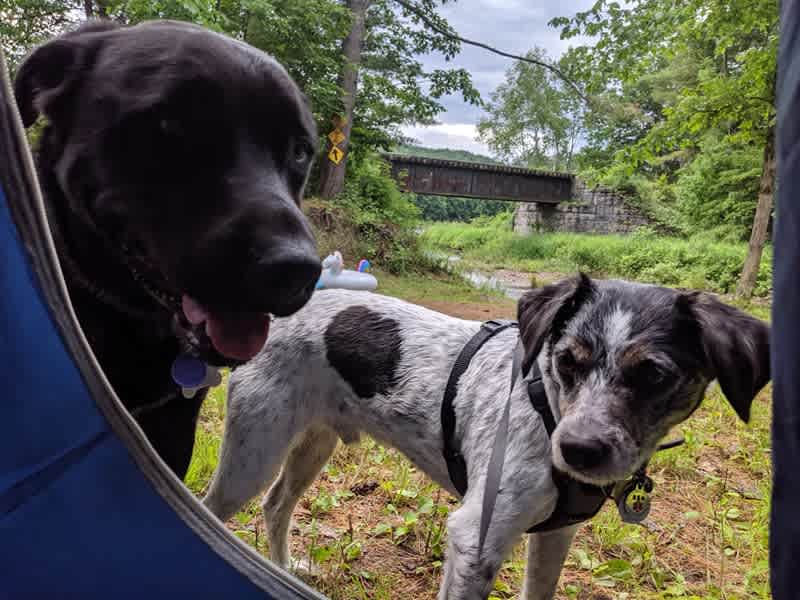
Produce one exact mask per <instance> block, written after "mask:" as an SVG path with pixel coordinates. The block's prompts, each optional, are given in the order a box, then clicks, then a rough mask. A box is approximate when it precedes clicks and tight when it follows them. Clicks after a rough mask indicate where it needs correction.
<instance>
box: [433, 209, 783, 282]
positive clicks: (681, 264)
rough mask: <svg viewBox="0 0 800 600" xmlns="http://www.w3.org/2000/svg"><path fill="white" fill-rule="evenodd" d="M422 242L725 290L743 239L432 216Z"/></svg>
mask: <svg viewBox="0 0 800 600" xmlns="http://www.w3.org/2000/svg"><path fill="white" fill-rule="evenodd" d="M423 244H424V245H426V246H427V247H429V248H430V249H432V250H436V251H439V252H454V251H455V252H459V253H461V254H463V255H464V257H465V258H467V259H468V260H471V261H473V262H479V263H488V264H491V265H492V266H504V267H509V268H518V269H522V270H531V271H536V270H557V271H560V272H564V273H568V272H574V271H576V270H583V271H586V272H588V273H592V274H595V275H598V276H606V277H623V278H626V279H636V280H640V281H645V282H649V283H658V284H662V285H669V286H676V287H685V288H692V289H706V290H710V291H713V292H719V293H729V292H732V291H733V290H734V288H735V286H736V282H737V280H738V277H739V273H740V272H741V269H742V265H743V263H744V257H745V254H746V252H747V246H746V244H743V243H730V242H720V241H716V240H714V239H713V238H712V237H710V236H697V237H692V238H688V239H683V238H674V237H665V236H659V235H656V234H655V233H653V231H652V230H648V229H642V230H641V231H639V232H637V233H635V234H633V235H629V236H620V235H588V234H573V233H545V234H533V235H528V236H519V235H515V234H514V233H512V232H511V231H510V223H507V222H506V221H504V220H503V218H500V217H495V218H494V219H482V220H475V221H473V222H472V223H471V224H464V223H434V224H430V225H429V226H428V227H427V228H426V230H425V232H424V234H423ZM771 277H772V252H771V248H769V247H767V248H766V249H765V252H764V257H763V259H762V262H761V268H760V271H759V275H758V279H757V282H756V291H755V293H756V295H759V296H764V295H767V294H768V293H769V290H770V281H771Z"/></svg>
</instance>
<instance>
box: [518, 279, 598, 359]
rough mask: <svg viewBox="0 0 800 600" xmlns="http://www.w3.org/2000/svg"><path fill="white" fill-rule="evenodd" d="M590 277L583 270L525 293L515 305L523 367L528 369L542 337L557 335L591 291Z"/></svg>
mask: <svg viewBox="0 0 800 600" xmlns="http://www.w3.org/2000/svg"><path fill="white" fill-rule="evenodd" d="M594 290H595V287H594V283H592V280H591V279H589V277H588V276H586V275H584V274H583V273H579V274H578V275H577V276H576V277H572V278H570V279H564V280H563V281H559V282H558V283H554V284H551V285H546V286H544V287H541V288H539V289H535V290H531V291H529V292H526V293H525V295H524V296H522V298H520V300H519V303H518V304H517V321H518V322H519V331H520V336H521V338H522V345H523V346H524V347H525V360H524V363H523V369H524V370H526V371H527V370H528V369H529V368H530V366H531V365H532V364H533V361H534V360H536V357H537V356H538V355H539V352H541V350H542V346H543V345H544V343H545V340H546V339H547V338H548V337H549V336H555V337H558V336H560V335H561V333H562V332H563V330H564V326H565V325H566V324H567V322H568V321H569V319H571V318H572V317H573V316H574V315H575V313H577V312H578V309H580V307H581V306H582V305H583V303H584V302H586V300H588V299H589V298H590V297H591V295H592V294H593V293H594Z"/></svg>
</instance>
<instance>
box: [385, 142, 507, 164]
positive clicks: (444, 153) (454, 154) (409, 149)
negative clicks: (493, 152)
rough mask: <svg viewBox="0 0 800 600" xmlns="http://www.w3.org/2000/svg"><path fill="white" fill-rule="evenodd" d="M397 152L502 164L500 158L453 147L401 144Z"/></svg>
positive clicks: (394, 150) (395, 149)
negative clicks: (496, 158)
mask: <svg viewBox="0 0 800 600" xmlns="http://www.w3.org/2000/svg"><path fill="white" fill-rule="evenodd" d="M392 151H393V152H396V153H397V154H410V155H411V156H422V157H424V158H441V159H444V160H463V161H466V162H476V163H484V164H490V165H501V164H503V163H501V162H500V161H499V160H495V159H493V158H491V157H490V156H484V155H483V154H476V153H475V152H470V151H468V150H453V149H451V148H424V147H422V146H412V145H405V144H403V145H401V146H397V147H396V148H394V149H393V150H392Z"/></svg>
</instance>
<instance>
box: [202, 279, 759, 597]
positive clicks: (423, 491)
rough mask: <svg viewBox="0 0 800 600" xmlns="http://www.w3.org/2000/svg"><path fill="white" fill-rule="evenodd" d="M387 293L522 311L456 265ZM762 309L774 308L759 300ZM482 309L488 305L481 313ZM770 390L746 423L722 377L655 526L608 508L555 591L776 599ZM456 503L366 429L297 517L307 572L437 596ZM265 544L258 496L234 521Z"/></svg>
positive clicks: (213, 416) (217, 398)
mask: <svg viewBox="0 0 800 600" xmlns="http://www.w3.org/2000/svg"><path fill="white" fill-rule="evenodd" d="M378 279H379V282H380V286H381V289H380V291H381V292H383V293H386V294H390V295H396V296H399V297H403V298H407V299H409V300H411V301H413V302H417V303H420V304H423V305H427V306H430V307H432V308H435V309H437V310H442V311H444V312H450V313H451V314H454V315H456V316H465V317H468V318H489V317H491V316H511V315H513V310H514V305H513V303H512V302H510V301H509V300H507V299H504V298H502V297H499V296H497V295H496V294H493V293H491V292H487V291H484V290H475V289H473V288H471V287H469V286H468V285H466V284H464V283H462V282H460V281H457V280H454V279H452V278H448V277H446V276H437V277H423V276H416V277H413V278H403V277H395V276H390V275H387V274H385V273H378ZM756 312H758V313H760V314H759V316H761V317H764V316H765V315H766V312H767V308H766V307H764V306H763V305H759V306H757V307H756ZM482 315H485V316H482ZM769 400H770V391H769V389H766V390H764V391H763V392H762V393H761V394H760V395H759V397H758V398H757V399H756V401H755V404H754V408H753V418H752V421H751V423H750V424H749V425H744V424H742V423H740V422H739V421H738V419H737V418H736V416H735V414H734V412H733V410H732V409H731V408H730V407H729V406H728V405H727V403H726V402H725V400H724V398H723V397H722V396H721V394H720V392H719V389H718V388H717V386H716V384H714V385H712V387H711V388H710V391H709V394H708V397H707V399H706V401H705V403H704V405H703V406H702V407H701V409H700V410H698V411H697V413H695V415H694V416H693V417H692V418H691V419H690V420H689V421H688V422H687V423H686V424H684V425H683V426H682V427H680V428H679V431H676V432H675V434H676V435H678V434H681V435H683V436H684V437H685V438H686V444H685V445H683V446H681V447H679V448H676V449H673V450H669V451H666V452H663V453H661V454H659V455H657V456H656V457H655V458H654V460H653V462H652V465H651V468H650V475H651V476H652V477H653V479H654V480H655V482H656V490H655V493H654V496H653V509H652V513H651V517H650V518H649V519H648V521H647V522H646V525H645V526H632V525H623V524H621V523H620V521H619V518H618V516H617V513H616V509H615V507H613V506H611V505H610V504H608V505H606V507H605V508H604V509H603V511H602V512H601V514H600V515H598V516H597V517H596V518H595V519H594V520H593V521H592V522H590V523H588V524H585V525H584V526H582V528H581V531H580V533H579V535H578V538H577V540H576V542H575V544H574V545H573V548H572V551H571V553H570V556H569V560H568V562H567V564H566V567H565V569H564V573H563V575H562V579H561V583H560V586H559V592H558V598H559V599H561V600H565V599H580V600H589V599H593V600H651V599H653V600H654V599H672V598H686V599H704V600H705V599H709V600H710V599H714V600H717V599H719V600H722V599H726V600H735V599H751V598H753V599H762V598H763V599H767V598H769V597H770V595H769V590H768V563H767V525H768V517H769V494H770V487H769V486H770V480H771V477H770V460H769V442H770V432H769V423H770V402H769ZM224 411H225V401H224V389H223V388H222V387H219V388H216V389H215V390H213V392H212V393H211V394H210V396H209V399H208V401H207V402H206V403H205V405H204V407H203V412H202V417H201V424H200V427H199V429H198V433H197V446H196V449H195V455H194V459H193V461H192V465H191V468H190V471H189V475H188V477H187V484H188V485H189V487H190V488H191V489H192V490H193V491H194V492H195V493H197V494H198V495H202V492H203V490H204V488H205V486H206V485H207V483H208V481H209V478H210V476H211V474H212V472H213V469H214V466H215V464H216V460H217V452H218V449H219V442H220V436H221V434H222V427H223V420H224ZM456 506H457V504H456V501H455V500H454V499H453V498H451V497H450V496H448V495H447V494H446V493H444V492H441V491H440V490H439V489H438V488H437V487H436V486H435V485H434V484H433V483H432V482H431V481H430V480H428V479H427V477H425V476H424V475H423V474H421V473H420V472H418V471H417V470H416V469H415V468H414V467H413V466H412V465H411V464H410V463H409V462H408V461H406V460H405V459H404V458H403V457H402V456H401V455H399V454H398V453H397V452H396V451H394V450H392V449H390V448H385V447H383V446H380V445H378V444H376V443H375V442H374V441H373V440H371V439H369V438H364V440H363V441H362V442H361V443H360V444H358V445H355V446H343V445H340V447H339V448H338V450H337V451H336V453H335V454H334V457H333V459H332V460H331V462H330V463H329V464H328V466H327V467H326V468H325V470H324V472H323V473H322V475H321V476H320V478H319V479H318V481H317V482H316V483H315V484H314V485H313V486H312V487H311V488H310V489H309V491H308V493H307V494H306V495H305V497H304V498H303V500H302V501H301V503H300V504H299V505H298V507H297V510H296V512H295V515H294V519H295V526H294V527H293V529H292V539H291V544H290V545H291V548H292V552H293V556H294V558H295V559H300V560H302V561H303V562H306V563H308V562H311V563H315V564H316V565H317V567H316V568H315V570H313V571H312V572H311V573H310V574H308V573H305V574H303V575H302V576H303V578H304V579H306V580H307V581H309V582H310V583H311V584H312V585H314V586H315V587H317V588H318V589H320V590H322V591H323V592H324V593H326V594H328V595H329V596H330V597H332V598H334V599H339V600H352V599H367V598H369V599H384V598H414V599H423V600H425V599H431V600H432V599H433V598H435V597H436V592H437V589H438V584H439V576H440V571H441V565H442V560H443V551H444V547H445V543H446V530H445V523H446V519H447V515H448V514H449V512H450V511H451V510H454V508H455V507H456ZM228 526H229V528H230V529H231V530H232V531H233V533H234V534H235V535H237V536H239V537H241V538H242V539H244V540H245V541H246V542H248V543H249V544H251V545H252V546H253V547H254V548H256V549H257V550H258V551H259V552H261V553H263V554H265V555H266V552H267V547H266V544H265V539H264V528H263V522H262V518H261V509H260V499H259V498H254V499H253V501H252V502H251V503H250V504H249V505H248V506H246V507H245V508H244V509H243V510H242V511H241V512H240V513H239V514H237V515H236V516H235V517H234V518H233V519H231V520H230V521H229V523H228ZM523 569H524V542H521V543H520V544H519V545H518V547H517V548H516V550H515V551H514V553H513V556H512V557H511V558H510V559H509V560H508V561H507V562H506V563H505V565H504V566H503V569H502V572H501V574H500V577H499V579H498V581H497V584H496V586H495V592H494V595H493V597H494V598H502V599H505V598H512V597H515V594H516V593H518V592H519V586H520V581H521V577H522V573H523Z"/></svg>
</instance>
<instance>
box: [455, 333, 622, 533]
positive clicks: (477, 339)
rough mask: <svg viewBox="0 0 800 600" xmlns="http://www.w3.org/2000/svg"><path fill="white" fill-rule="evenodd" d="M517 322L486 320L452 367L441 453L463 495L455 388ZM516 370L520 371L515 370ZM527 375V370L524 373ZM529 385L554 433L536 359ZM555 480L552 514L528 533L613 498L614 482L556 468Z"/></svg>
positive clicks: (566, 521) (576, 519)
mask: <svg viewBox="0 0 800 600" xmlns="http://www.w3.org/2000/svg"><path fill="white" fill-rule="evenodd" d="M517 326H518V325H517V323H516V322H514V321H503V320H492V321H487V322H486V323H484V324H483V325H482V326H481V328H480V329H479V330H478V333H476V334H475V335H474V336H473V337H472V339H470V341H469V342H467V344H466V345H465V346H464V348H463V349H462V350H461V353H460V354H459V355H458V358H457V359H456V362H455V364H454V365H453V369H452V370H451V372H450V378H449V379H448V381H447V386H446V387H445V390H444V398H443V399H442V433H443V438H444V447H443V450H442V454H443V455H444V459H445V461H446V463H447V471H448V473H449V474H450V480H451V481H452V482H453V486H454V487H455V488H456V490H458V492H459V493H460V494H461V495H462V496H464V494H466V492H467V487H468V485H467V463H466V461H465V460H464V456H463V454H461V451H460V449H459V443H458V440H456V435H455V433H456V432H455V429H456V414H455V410H454V409H453V400H455V397H456V392H457V391H458V381H459V379H460V378H461V375H463V374H464V371H466V370H467V367H468V366H469V363H470V361H471V360H472V357H473V356H475V354H476V353H477V352H478V350H480V349H481V347H482V346H483V345H484V344H485V343H486V342H487V341H488V340H490V339H491V338H492V337H494V336H495V335H497V334H498V333H500V332H501V331H505V330H506V329H509V328H512V327H514V328H516V327H517ZM520 355H521V348H520V347H519V346H518V347H517V348H516V349H515V361H514V362H515V366H516V367H517V368H516V369H512V378H513V379H512V385H513V383H514V382H515V380H516V379H517V376H518V375H519V371H518V369H519V368H520V367H519V363H521V356H520ZM513 371H517V372H516V373H513ZM523 375H524V374H523ZM526 383H527V387H528V398H529V399H530V402H531V405H532V406H533V408H534V410H536V412H537V413H538V414H539V416H540V417H541V419H542V422H543V423H544V426H545V429H546V430H547V435H548V436H552V435H553V431H554V430H555V428H556V420H555V417H554V416H553V412H552V411H551V410H550V404H549V402H548V400H547V393H546V392H545V389H544V383H543V382H542V374H541V372H540V371H539V366H538V365H537V364H536V362H535V361H534V363H533V366H532V368H531V376H530V378H528V379H527V380H526ZM553 482H554V483H555V484H556V488H557V489H558V500H557V501H556V507H555V509H554V510H553V513H552V514H551V515H550V517H549V518H548V519H547V520H545V521H543V522H541V523H538V524H536V525H534V526H533V527H531V528H530V529H529V530H528V533H537V532H542V531H551V530H554V529H561V528H562V527H567V526H569V525H575V524H577V523H582V522H583V521H587V520H589V519H591V518H592V517H594V516H595V515H596V514H597V513H598V512H599V511H600V509H601V508H602V507H603V504H604V503H605V501H606V500H608V499H609V498H612V492H613V488H614V486H613V485H610V486H606V487H600V486H596V485H590V484H587V483H583V482H580V481H577V480H575V479H572V478H571V477H569V476H568V475H566V474H565V473H563V472H561V471H559V470H558V469H556V468H553Z"/></svg>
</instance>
